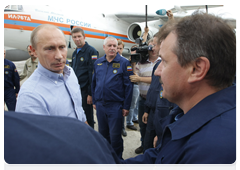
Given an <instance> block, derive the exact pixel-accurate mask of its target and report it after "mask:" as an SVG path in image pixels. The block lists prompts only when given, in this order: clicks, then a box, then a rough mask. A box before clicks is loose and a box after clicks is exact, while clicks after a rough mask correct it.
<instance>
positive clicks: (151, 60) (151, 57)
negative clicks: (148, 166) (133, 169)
mask: <svg viewBox="0 0 240 170" xmlns="http://www.w3.org/2000/svg"><path fill="white" fill-rule="evenodd" d="M150 45H151V46H152V50H151V51H148V58H147V60H146V61H145V62H142V61H140V62H138V63H137V64H136V71H135V73H134V75H131V76H130V80H131V82H134V83H136V82H137V83H138V85H139V91H140V97H139V107H138V121H139V127H140V133H141V141H142V143H141V146H140V147H138V148H137V149H136V150H135V153H136V154H140V153H142V152H143V151H144V150H143V146H144V145H143V142H144V136H145V132H146V124H144V123H143V122H142V116H143V114H144V102H145V101H146V96H147V92H148V89H149V86H150V83H151V80H152V78H151V75H152V70H153V67H154V65H155V64H156V63H157V62H158V61H160V57H158V51H159V46H157V37H155V36H154V38H153V39H150V40H149V41H148V46H150Z"/></svg>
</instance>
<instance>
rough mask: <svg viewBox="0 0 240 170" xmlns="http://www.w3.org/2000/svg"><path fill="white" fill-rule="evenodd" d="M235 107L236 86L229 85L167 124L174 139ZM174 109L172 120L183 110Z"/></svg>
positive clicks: (191, 131) (189, 132)
mask: <svg viewBox="0 0 240 170" xmlns="http://www.w3.org/2000/svg"><path fill="white" fill-rule="evenodd" d="M223 96H224V97H223ZM206 108H207V109H206ZM233 108H236V86H231V87H228V88H226V89H223V90H221V91H218V92H216V93H214V94H212V95H210V96H207V97H206V98H205V99H203V100H202V101H200V102H199V103H198V104H197V105H196V106H194V107H193V108H192V109H191V110H189V111H188V112H187V113H186V114H185V115H183V116H182V117H181V118H180V119H179V120H177V121H175V122H173V123H171V124H170V125H168V126H167V127H168V128H169V129H170V131H171V134H172V140H176V139H181V138H183V137H185V136H188V135H189V134H191V133H193V132H195V131H196V130H198V129H199V128H201V127H202V126H204V124H206V123H207V122H209V121H211V120H212V119H214V118H215V117H217V116H219V115H221V114H222V113H224V112H225V111H228V110H230V109H233ZM174 110H175V112H174V111H173V113H172V114H171V115H172V117H171V118H170V119H171V120H173V119H174V118H175V116H176V115H178V114H179V113H180V112H181V111H180V110H179V109H174Z"/></svg>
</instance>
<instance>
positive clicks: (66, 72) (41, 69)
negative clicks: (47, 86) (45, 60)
mask: <svg viewBox="0 0 240 170" xmlns="http://www.w3.org/2000/svg"><path fill="white" fill-rule="evenodd" d="M37 69H38V71H39V72H40V74H42V75H43V76H46V77H48V78H50V79H51V80H52V81H53V82H55V83H56V81H59V80H63V77H65V78H67V77H69V76H70V74H71V69H70V68H69V67H68V66H66V65H65V67H64V69H63V72H64V76H63V74H62V73H61V74H58V73H54V72H52V71H49V70H48V69H46V68H44V67H43V66H42V65H41V64H40V62H39V63H38V68H37Z"/></svg>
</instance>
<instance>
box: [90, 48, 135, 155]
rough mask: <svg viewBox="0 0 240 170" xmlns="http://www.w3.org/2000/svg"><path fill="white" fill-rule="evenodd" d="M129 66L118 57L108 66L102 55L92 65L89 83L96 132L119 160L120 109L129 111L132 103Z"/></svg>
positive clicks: (120, 143) (126, 61)
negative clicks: (93, 106) (95, 111)
mask: <svg viewBox="0 0 240 170" xmlns="http://www.w3.org/2000/svg"><path fill="white" fill-rule="evenodd" d="M130 75H133V72H132V67H131V64H130V62H129V61H128V60H126V59H125V58H123V57H121V56H120V55H119V54H118V53H117V55H116V57H115V58H114V59H113V60H112V61H111V62H108V61H107V59H106V55H105V56H103V57H101V58H99V59H98V60H97V61H96V62H95V63H94V74H93V80H92V97H93V104H95V105H96V109H97V118H98V126H99V128H98V130H99V133H101V134H102V135H103V136H104V137H105V138H106V139H107V140H108V142H109V143H110V144H111V145H112V147H113V149H114V150H115V152H116V153H117V155H118V157H119V158H122V152H123V139H122V136H121V130H122V120H123V116H122V109H125V110H129V109H130V106H131V101H132V92H133V83H132V82H131V81H130V79H129V76H130Z"/></svg>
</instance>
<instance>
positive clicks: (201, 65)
mask: <svg viewBox="0 0 240 170" xmlns="http://www.w3.org/2000/svg"><path fill="white" fill-rule="evenodd" d="M209 69H210V61H209V60H208V59H207V58H206V57H199V58H197V59H196V60H195V61H194V63H193V65H192V66H191V73H190V76H189V78H188V82H189V83H194V82H197V81H201V80H203V79H204V77H205V76H206V74H207V72H208V70H209Z"/></svg>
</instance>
